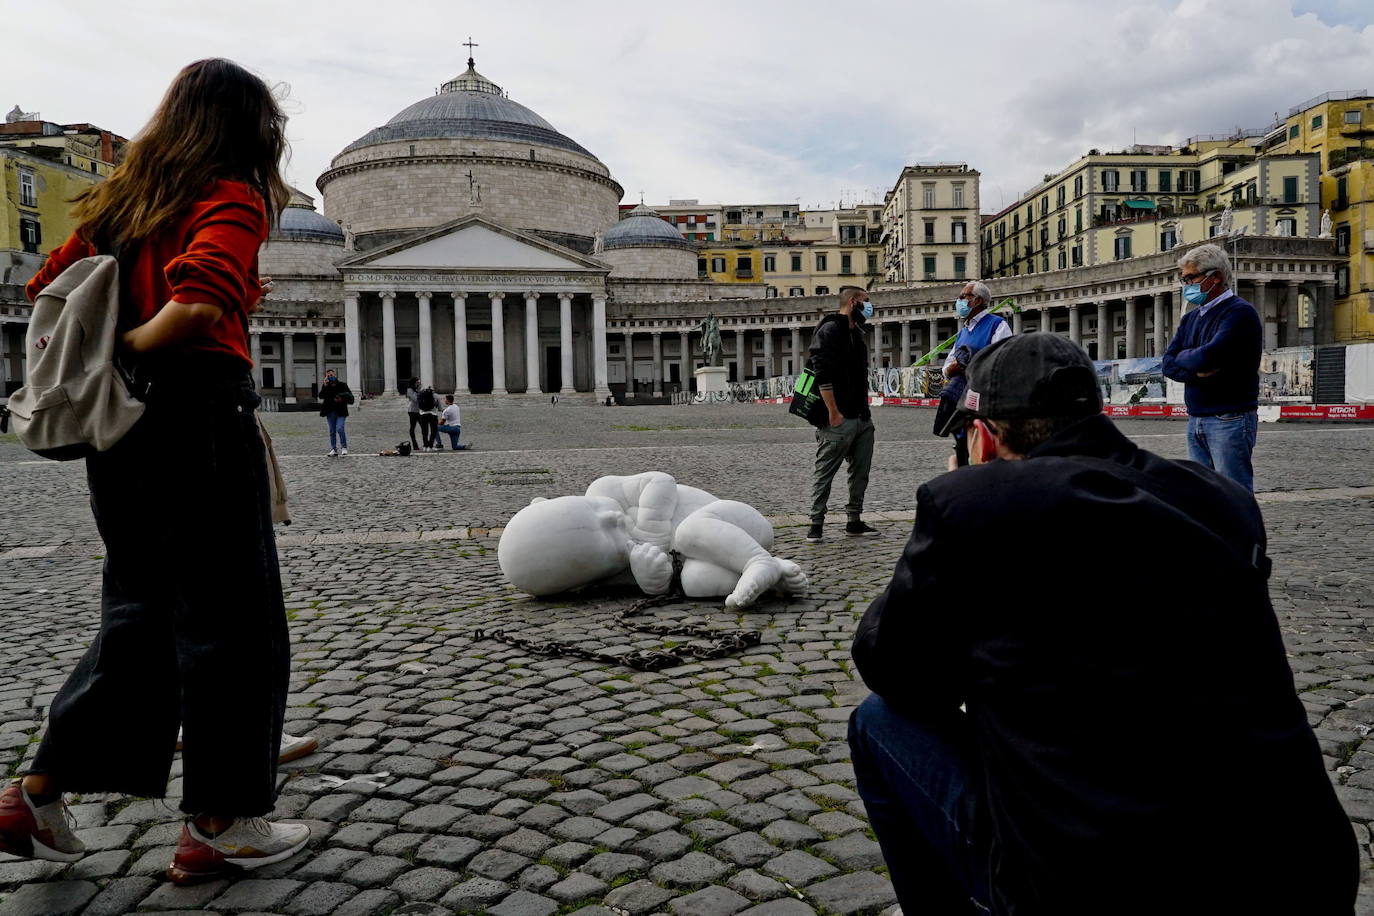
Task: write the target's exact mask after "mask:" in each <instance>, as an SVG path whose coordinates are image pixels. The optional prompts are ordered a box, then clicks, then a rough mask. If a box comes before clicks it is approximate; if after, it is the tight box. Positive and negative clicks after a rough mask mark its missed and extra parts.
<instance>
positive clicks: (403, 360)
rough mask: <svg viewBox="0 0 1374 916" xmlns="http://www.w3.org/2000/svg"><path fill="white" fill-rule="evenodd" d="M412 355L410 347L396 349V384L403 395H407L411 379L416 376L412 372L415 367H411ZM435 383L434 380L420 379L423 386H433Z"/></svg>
mask: <svg viewBox="0 0 1374 916" xmlns="http://www.w3.org/2000/svg"><path fill="white" fill-rule="evenodd" d="M410 353H411V351H410V347H397V348H396V384H397V386H398V387H400V389H401V394H405V391H406V389H407V388H409V387H410V378H411V376H413V375H414V374H415V373H414V372H412V371H411V370H412V369H413V368H414V366H413V365H411V363H412V362H413V361H412V359H411V356H410ZM433 383H434V380H433V379H427V378H422V379H420V384H422V385H432V384H433Z"/></svg>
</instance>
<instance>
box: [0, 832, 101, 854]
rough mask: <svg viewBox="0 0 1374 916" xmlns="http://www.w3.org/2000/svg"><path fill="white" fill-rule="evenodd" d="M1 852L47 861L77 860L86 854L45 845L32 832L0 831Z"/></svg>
mask: <svg viewBox="0 0 1374 916" xmlns="http://www.w3.org/2000/svg"><path fill="white" fill-rule="evenodd" d="M0 852H3V853H8V854H9V855H12V856H19V857H20V858H23V859H42V860H43V861H45V862H75V861H77V860H78V859H80V858H83V857H84V856H85V855H86V851H85V850H84V849H83V850H82V851H81V852H62V851H60V850H57V849H53V848H51V847H49V846H45V845H44V844H43V842H42V841H41V840H38V839H36V838H35V837H34V836H33V834H30V833H10V832H7V831H0Z"/></svg>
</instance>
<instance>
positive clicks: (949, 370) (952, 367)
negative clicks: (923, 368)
mask: <svg viewBox="0 0 1374 916" xmlns="http://www.w3.org/2000/svg"><path fill="white" fill-rule="evenodd" d="M963 374H964V367H963V366H961V365H959V364H958V363H957V362H955V363H950V364H949V366H948V367H946V368H945V378H954V377H955V376H956V375H963Z"/></svg>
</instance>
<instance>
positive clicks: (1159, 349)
mask: <svg viewBox="0 0 1374 916" xmlns="http://www.w3.org/2000/svg"><path fill="white" fill-rule="evenodd" d="M1151 300H1152V305H1153V306H1154V320H1155V327H1154V333H1153V334H1152V335H1151V336H1152V337H1153V338H1154V344H1155V353H1154V355H1155V356H1163V355H1164V348H1165V346H1166V345H1167V342H1166V341H1165V339H1164V325H1165V320H1164V294H1163V293H1155V294H1154V296H1152V297H1151Z"/></svg>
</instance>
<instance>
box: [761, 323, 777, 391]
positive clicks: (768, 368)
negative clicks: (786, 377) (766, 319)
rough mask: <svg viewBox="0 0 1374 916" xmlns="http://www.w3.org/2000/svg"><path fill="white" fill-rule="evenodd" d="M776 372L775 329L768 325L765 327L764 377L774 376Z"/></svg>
mask: <svg viewBox="0 0 1374 916" xmlns="http://www.w3.org/2000/svg"><path fill="white" fill-rule="evenodd" d="M775 374H776V370H775V369H774V368H773V329H772V328H771V327H766V328H764V329H763V377H764V378H772V377H773V376H774V375H775Z"/></svg>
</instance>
